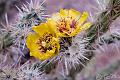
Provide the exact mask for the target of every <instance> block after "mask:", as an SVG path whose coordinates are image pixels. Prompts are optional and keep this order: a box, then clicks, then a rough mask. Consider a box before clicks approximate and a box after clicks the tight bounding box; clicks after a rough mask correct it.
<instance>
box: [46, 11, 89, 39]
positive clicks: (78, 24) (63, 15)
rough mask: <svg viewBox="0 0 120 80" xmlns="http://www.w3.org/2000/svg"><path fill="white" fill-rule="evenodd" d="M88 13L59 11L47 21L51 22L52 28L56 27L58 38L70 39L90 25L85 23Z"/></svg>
mask: <svg viewBox="0 0 120 80" xmlns="http://www.w3.org/2000/svg"><path fill="white" fill-rule="evenodd" d="M87 18H88V13H87V12H83V14H82V15H81V13H80V12H79V11H76V10H74V9H70V10H68V9H61V10H60V13H56V14H53V15H52V17H51V18H49V19H48V21H52V23H53V26H56V27H57V31H58V33H59V36H61V37H72V36H75V35H77V34H78V33H79V32H81V31H85V30H87V29H88V28H89V27H90V26H91V23H89V22H86V23H85V21H86V20H87Z"/></svg>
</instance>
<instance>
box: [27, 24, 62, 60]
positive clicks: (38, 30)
mask: <svg viewBox="0 0 120 80" xmlns="http://www.w3.org/2000/svg"><path fill="white" fill-rule="evenodd" d="M33 30H34V31H35V33H30V34H29V35H28V37H27V39H26V45H27V47H28V48H29V50H30V56H34V57H36V58H38V59H40V60H46V59H49V58H51V57H54V56H55V55H57V54H58V53H59V48H60V45H59V40H58V36H57V34H56V30H55V28H53V26H51V23H42V24H40V25H38V26H34V27H33Z"/></svg>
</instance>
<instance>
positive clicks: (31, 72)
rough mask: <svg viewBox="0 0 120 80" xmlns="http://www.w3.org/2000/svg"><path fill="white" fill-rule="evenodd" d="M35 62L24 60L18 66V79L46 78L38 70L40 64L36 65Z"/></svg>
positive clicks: (40, 79) (44, 79) (41, 79)
mask: <svg viewBox="0 0 120 80" xmlns="http://www.w3.org/2000/svg"><path fill="white" fill-rule="evenodd" d="M36 65H37V63H36V62H35V63H34V64H32V63H31V61H28V62H26V63H25V64H24V65H22V66H21V67H20V68H19V71H18V75H19V78H18V79H20V80H23V79H25V80H47V77H46V76H45V74H44V73H43V71H40V68H41V66H40V65H39V66H36Z"/></svg>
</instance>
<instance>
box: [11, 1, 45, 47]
mask: <svg viewBox="0 0 120 80" xmlns="http://www.w3.org/2000/svg"><path fill="white" fill-rule="evenodd" d="M16 7H17V6H16ZM17 9H18V11H19V12H18V14H17V16H16V23H15V24H14V25H13V26H14V27H13V28H12V30H11V34H12V35H13V36H14V38H15V42H16V44H17V45H18V46H19V47H21V46H22V48H24V47H25V39H26V37H27V34H28V33H29V32H32V27H33V26H35V25H38V24H40V23H41V22H43V21H45V16H46V15H45V13H44V11H45V8H44V1H41V0H39V1H38V0H34V1H32V0H31V2H30V3H28V2H27V4H23V5H22V7H21V8H18V7H17Z"/></svg>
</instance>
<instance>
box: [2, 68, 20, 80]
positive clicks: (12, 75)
mask: <svg viewBox="0 0 120 80" xmlns="http://www.w3.org/2000/svg"><path fill="white" fill-rule="evenodd" d="M17 78H18V76H17V70H16V69H12V68H10V67H8V66H6V67H3V68H0V80H15V79H17Z"/></svg>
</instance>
